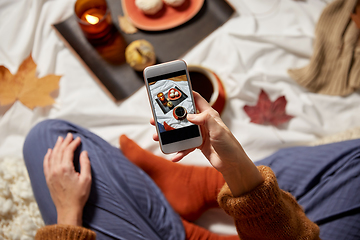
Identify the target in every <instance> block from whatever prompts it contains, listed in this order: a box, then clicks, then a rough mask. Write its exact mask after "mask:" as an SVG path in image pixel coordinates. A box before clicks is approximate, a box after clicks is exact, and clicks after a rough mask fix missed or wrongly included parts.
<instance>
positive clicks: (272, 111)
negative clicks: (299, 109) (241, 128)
mask: <svg viewBox="0 0 360 240" xmlns="http://www.w3.org/2000/svg"><path fill="white" fill-rule="evenodd" d="M286 104H287V101H286V99H285V96H280V97H279V98H278V99H276V100H275V102H271V100H270V98H269V96H268V95H267V94H266V92H265V91H264V90H261V92H260V94H259V98H258V102H257V104H256V106H248V105H245V106H244V111H245V112H246V114H247V115H248V116H249V117H250V119H251V122H253V123H257V124H272V125H274V126H279V125H280V124H283V123H285V122H287V121H289V120H290V119H291V118H293V116H290V115H287V114H286V112H285V108H286Z"/></svg>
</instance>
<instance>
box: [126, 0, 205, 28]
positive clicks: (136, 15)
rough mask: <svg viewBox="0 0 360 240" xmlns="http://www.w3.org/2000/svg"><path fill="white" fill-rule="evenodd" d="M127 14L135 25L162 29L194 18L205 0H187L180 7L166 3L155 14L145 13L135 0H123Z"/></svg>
mask: <svg viewBox="0 0 360 240" xmlns="http://www.w3.org/2000/svg"><path fill="white" fill-rule="evenodd" d="M121 3H122V7H123V10H124V13H125V15H127V16H128V17H129V18H130V19H131V21H132V23H133V24H134V26H135V27H137V28H139V29H142V30H147V31H162V30H167V29H171V28H174V27H177V26H179V25H181V24H183V23H185V22H187V21H189V20H190V19H191V18H193V17H194V16H195V15H196V14H197V13H198V12H199V11H200V9H201V7H202V6H203V4H204V0H185V2H184V3H183V4H182V5H181V6H179V7H171V6H168V5H166V4H165V3H164V5H163V8H162V9H161V10H160V11H159V12H158V13H156V14H155V15H146V14H144V13H143V12H142V11H141V10H140V9H139V8H138V7H137V6H136V5H135V0H121Z"/></svg>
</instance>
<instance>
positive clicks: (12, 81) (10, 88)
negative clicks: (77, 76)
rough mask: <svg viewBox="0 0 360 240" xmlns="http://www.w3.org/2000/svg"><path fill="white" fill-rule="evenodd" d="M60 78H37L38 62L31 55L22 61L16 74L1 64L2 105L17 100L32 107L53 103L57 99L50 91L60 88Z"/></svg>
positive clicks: (0, 86) (0, 99)
mask: <svg viewBox="0 0 360 240" xmlns="http://www.w3.org/2000/svg"><path fill="white" fill-rule="evenodd" d="M60 78H61V76H56V75H47V76H45V77H42V78H37V77H36V64H35V63H34V61H33V59H32V57H31V55H30V56H29V57H28V58H27V59H25V60H24V61H23V62H22V64H21V65H20V67H19V69H18V71H17V73H16V74H15V75H12V74H11V73H10V71H9V70H8V69H7V68H6V67H4V66H0V105H7V104H11V103H14V102H15V101H16V100H19V101H20V102H22V103H23V104H24V105H25V106H27V107H28V108H30V109H34V107H37V106H39V107H44V106H47V105H51V104H53V103H54V102H55V101H54V99H53V98H52V97H51V96H50V93H51V92H52V91H54V90H56V89H58V88H59V80H60Z"/></svg>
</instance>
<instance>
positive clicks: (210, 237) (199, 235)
mask: <svg viewBox="0 0 360 240" xmlns="http://www.w3.org/2000/svg"><path fill="white" fill-rule="evenodd" d="M182 223H183V225H184V228H185V234H186V238H185V239H186V240H239V239H240V238H239V236H238V235H232V236H220V235H217V234H216V233H212V232H210V231H209V230H206V229H205V228H202V227H199V226H197V225H195V224H193V223H189V222H187V221H186V220H184V219H182Z"/></svg>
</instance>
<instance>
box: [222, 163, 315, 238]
mask: <svg viewBox="0 0 360 240" xmlns="http://www.w3.org/2000/svg"><path fill="white" fill-rule="evenodd" d="M258 169H259V171H260V173H261V174H262V176H263V177H264V179H265V181H264V182H263V183H262V184H261V185H260V186H258V187H257V188H256V189H254V190H253V191H251V192H249V193H246V194H244V195H242V196H240V197H236V198H235V197H233V196H232V194H231V191H230V189H229V187H228V185H227V184H226V183H225V185H224V186H223V188H222V189H221V191H220V193H219V195H218V202H219V205H220V206H221V208H223V209H224V210H225V212H226V213H227V214H229V215H230V216H232V217H233V218H234V220H235V225H236V229H237V232H238V234H239V237H240V239H242V240H245V239H278V240H281V239H320V238H319V227H318V226H317V225H316V224H315V223H313V222H311V221H310V220H309V219H308V218H307V217H306V215H305V213H304V211H303V210H302V208H301V207H300V205H299V204H298V203H297V202H296V200H295V198H294V197H293V196H292V195H291V194H290V193H288V192H285V191H283V190H281V189H280V188H279V185H278V183H277V180H276V177H275V174H274V172H273V171H272V170H271V169H270V168H269V167H266V166H259V167H258Z"/></svg>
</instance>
